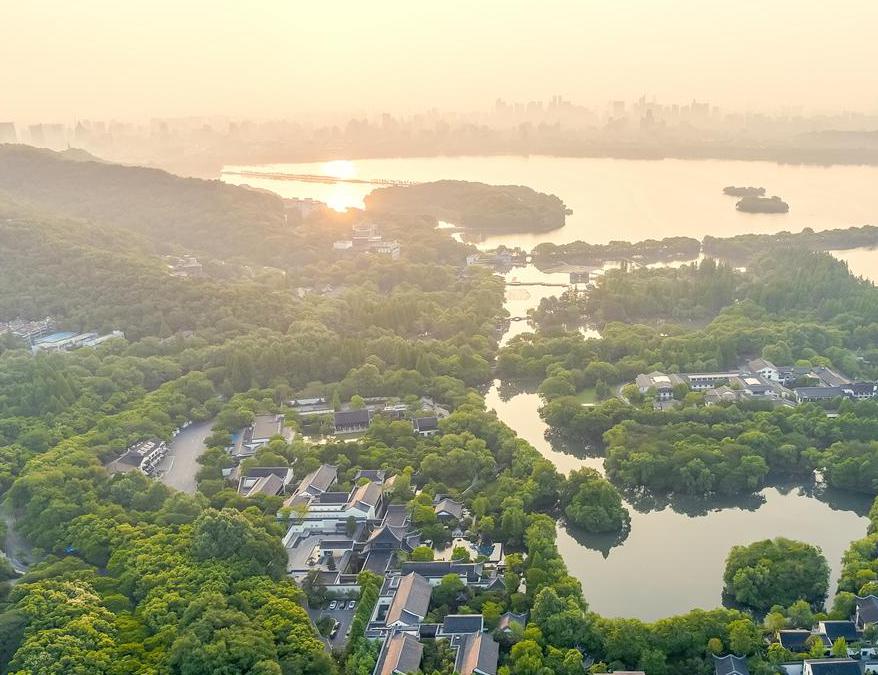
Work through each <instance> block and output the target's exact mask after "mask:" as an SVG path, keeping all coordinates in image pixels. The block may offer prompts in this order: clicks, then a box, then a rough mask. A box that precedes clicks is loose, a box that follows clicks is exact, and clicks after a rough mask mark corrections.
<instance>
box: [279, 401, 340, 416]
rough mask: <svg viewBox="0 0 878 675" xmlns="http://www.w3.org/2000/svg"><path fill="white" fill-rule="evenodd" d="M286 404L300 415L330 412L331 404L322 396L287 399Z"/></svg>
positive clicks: (326, 413)
mask: <svg viewBox="0 0 878 675" xmlns="http://www.w3.org/2000/svg"><path fill="white" fill-rule="evenodd" d="M288 405H289V406H290V407H291V408H292V409H293V410H295V411H296V414H297V415H300V416H301V417H310V416H312V415H328V414H329V413H331V412H332V406H331V405H330V403H329V401H327V400H326V399H325V398H322V397H316V398H297V399H293V400H292V401H288Z"/></svg>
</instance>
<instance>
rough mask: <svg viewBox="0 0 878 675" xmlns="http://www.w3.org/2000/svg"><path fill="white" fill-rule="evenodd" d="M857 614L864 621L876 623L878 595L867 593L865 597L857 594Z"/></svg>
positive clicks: (877, 619) (877, 618)
mask: <svg viewBox="0 0 878 675" xmlns="http://www.w3.org/2000/svg"><path fill="white" fill-rule="evenodd" d="M856 603H857V614H858V616H859V617H860V621H861V622H863V623H874V622H876V621H878V597H876V596H874V595H867V596H864V597H860V596H857V599H856Z"/></svg>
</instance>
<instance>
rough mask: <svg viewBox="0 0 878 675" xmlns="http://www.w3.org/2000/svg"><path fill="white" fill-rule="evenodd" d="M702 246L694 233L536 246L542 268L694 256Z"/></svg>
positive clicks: (666, 259)
mask: <svg viewBox="0 0 878 675" xmlns="http://www.w3.org/2000/svg"><path fill="white" fill-rule="evenodd" d="M700 250H701V242H700V241H698V240H697V239H693V238H692V237H666V238H665V239H660V240H656V239H644V240H643V241H638V242H635V243H631V242H627V241H611V242H610V243H609V244H589V243H587V242H584V241H574V242H571V243H569V244H552V243H550V242H543V243H541V244H538V245H537V246H536V248H534V250H533V252H532V255H533V262H534V265H536V267H537V268H538V269H540V270H547V269H551V268H553V267H556V266H558V265H563V264H569V265H597V266H601V265H603V264H604V263H606V262H608V261H613V260H636V261H638V262H642V263H654V262H673V261H676V260H694V259H695V258H697V257H698V254H699V252H700Z"/></svg>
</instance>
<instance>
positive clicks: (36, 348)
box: [31, 330, 125, 354]
mask: <svg viewBox="0 0 878 675" xmlns="http://www.w3.org/2000/svg"><path fill="white" fill-rule="evenodd" d="M124 337H125V333H123V332H122V331H120V330H114V331H112V332H110V333H107V334H105V335H99V334H98V333H76V332H73V331H61V332H58V333H50V334H49V335H43V336H42V337H39V338H36V339H35V340H33V341H32V342H31V351H32V352H33V353H34V354H36V353H38V352H67V351H71V350H73V349H79V348H81V347H97V346H98V345H99V344H102V343H104V342H106V341H107V340H112V339H114V338H124Z"/></svg>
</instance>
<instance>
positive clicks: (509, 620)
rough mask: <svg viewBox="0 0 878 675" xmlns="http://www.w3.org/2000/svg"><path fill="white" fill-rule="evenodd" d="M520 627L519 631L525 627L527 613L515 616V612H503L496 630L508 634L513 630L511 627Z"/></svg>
mask: <svg viewBox="0 0 878 675" xmlns="http://www.w3.org/2000/svg"><path fill="white" fill-rule="evenodd" d="M516 625H517V626H520V627H521V630H524V627H525V626H527V613H526V612H523V613H521V614H517V613H515V612H504V613H503V614H501V615H500V620H499V621H498V622H497V630H499V631H501V632H503V633H506V634H509V633H511V632H512V631H513V630H515V629H514V628H513V626H516Z"/></svg>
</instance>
